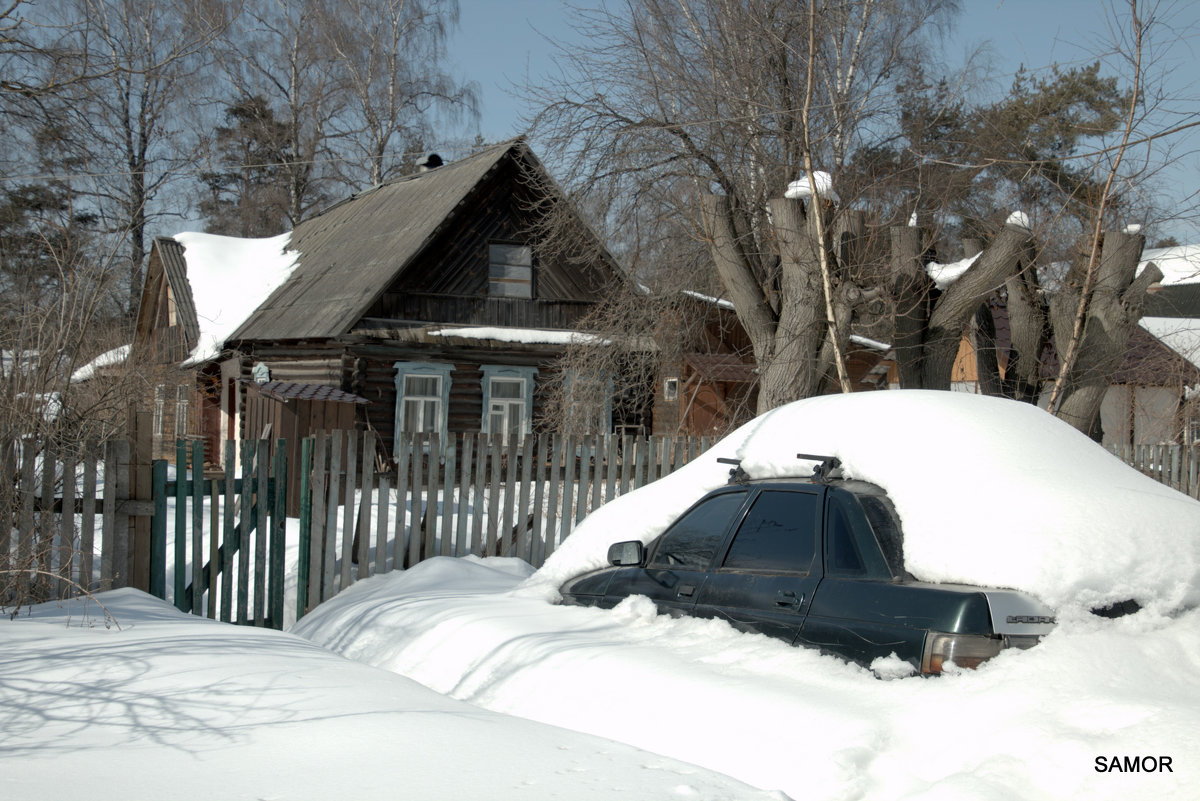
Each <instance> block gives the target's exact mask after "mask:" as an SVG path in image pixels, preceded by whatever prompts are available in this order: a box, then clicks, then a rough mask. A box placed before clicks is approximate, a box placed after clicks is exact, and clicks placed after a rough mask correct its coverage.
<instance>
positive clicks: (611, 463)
mask: <svg viewBox="0 0 1200 801" xmlns="http://www.w3.org/2000/svg"><path fill="white" fill-rule="evenodd" d="M618 458H619V457H618V456H617V437H616V436H615V435H614V434H605V435H604V502H605V503H608V502H609V501H611V500H612V499H613V498H615V497H616V496H617V473H618V472H619V471H620V467H621V464H620V462H619V461H618Z"/></svg>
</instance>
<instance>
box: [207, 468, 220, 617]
mask: <svg viewBox="0 0 1200 801" xmlns="http://www.w3.org/2000/svg"><path fill="white" fill-rule="evenodd" d="M219 501H220V498H219V497H218V493H217V481H216V479H212V480H210V481H209V482H208V610H207V612H208V613H207V615H206V616H207V617H208V618H210V619H212V620H216V619H217V577H218V570H219V569H220V562H219V561H218V558H217V557H218V555H219V554H220V547H221V524H220V519H219V515H220V509H221V504H220V503H219Z"/></svg>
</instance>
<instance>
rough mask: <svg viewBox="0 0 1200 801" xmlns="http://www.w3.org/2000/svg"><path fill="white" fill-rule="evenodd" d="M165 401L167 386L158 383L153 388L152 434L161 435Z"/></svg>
mask: <svg viewBox="0 0 1200 801" xmlns="http://www.w3.org/2000/svg"><path fill="white" fill-rule="evenodd" d="M166 403H167V387H166V385H165V384H159V385H158V386H156V387H155V388H154V436H156V437H161V436H162V435H163V411H164V410H165V407H166Z"/></svg>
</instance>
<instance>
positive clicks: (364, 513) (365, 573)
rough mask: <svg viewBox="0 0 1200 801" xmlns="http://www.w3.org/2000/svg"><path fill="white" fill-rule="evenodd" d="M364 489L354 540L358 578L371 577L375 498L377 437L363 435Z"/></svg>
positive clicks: (367, 434) (360, 493) (369, 433)
mask: <svg viewBox="0 0 1200 801" xmlns="http://www.w3.org/2000/svg"><path fill="white" fill-rule="evenodd" d="M362 443H363V444H362V487H361V488H360V492H359V496H360V498H361V500H360V501H359V504H358V531H356V532H355V534H354V538H355V540H356V541H357V542H358V557H357V558H358V578H359V579H360V580H361V579H365V578H370V577H371V512H372V511H374V509H373V508H372V505H371V504H372V503H373V502H374V498H375V435H374V434H372V433H371V432H370V431H364V432H363V433H362Z"/></svg>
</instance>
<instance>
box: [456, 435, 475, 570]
mask: <svg viewBox="0 0 1200 801" xmlns="http://www.w3.org/2000/svg"><path fill="white" fill-rule="evenodd" d="M474 449H475V436H474V435H473V434H463V435H462V464H461V466H460V467H459V476H460V477H459V481H458V517H457V518H456V519H455V521H454V527H455V533H454V555H455V556H463V555H464V554H468V553H470V552H471V545H470V542H469V540H468V536H469V531H470V530H469V528H468V526H467V517H468V510H469V509H470V500H471V497H470V496H471V461H472V460H471V457H472V455H473V454H472V451H474Z"/></svg>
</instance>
